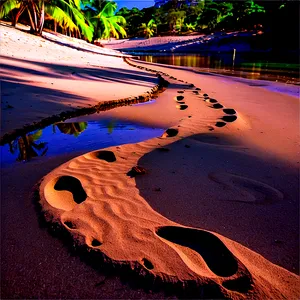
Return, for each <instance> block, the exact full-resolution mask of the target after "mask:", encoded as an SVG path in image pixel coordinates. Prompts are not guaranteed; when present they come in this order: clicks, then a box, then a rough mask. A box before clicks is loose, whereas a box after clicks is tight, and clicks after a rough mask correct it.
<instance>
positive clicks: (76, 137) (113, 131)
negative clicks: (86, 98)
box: [0, 119, 164, 167]
mask: <svg viewBox="0 0 300 300" xmlns="http://www.w3.org/2000/svg"><path fill="white" fill-rule="evenodd" d="M163 132H164V129H162V128H152V127H147V126H144V125H140V124H136V123H132V122H126V121H120V120H117V119H100V120H98V121H88V122H70V121H69V122H64V123H56V124H53V125H50V126H48V127H46V128H44V129H39V130H35V131H33V132H29V133H27V134H24V135H22V136H20V137H18V138H16V139H15V140H13V141H11V142H10V143H8V144H5V145H4V146H1V147H0V148H1V166H2V167H5V165H11V164H12V163H15V162H27V163H30V161H31V160H34V158H35V157H39V156H47V157H50V156H56V155H60V154H66V153H72V152H77V151H86V152H89V151H93V150H96V149H100V148H106V147H110V146H116V145H122V144H128V143H137V142H141V141H143V140H147V139H150V138H153V137H157V136H160V135H162V134H163Z"/></svg>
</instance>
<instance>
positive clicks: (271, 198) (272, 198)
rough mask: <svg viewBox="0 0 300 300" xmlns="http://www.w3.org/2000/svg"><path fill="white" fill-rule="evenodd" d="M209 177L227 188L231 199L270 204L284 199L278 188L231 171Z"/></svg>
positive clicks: (212, 174) (211, 174) (227, 193)
mask: <svg viewBox="0 0 300 300" xmlns="http://www.w3.org/2000/svg"><path fill="white" fill-rule="evenodd" d="M208 177H209V178H210V179H211V180H213V181H215V182H217V183H219V184H221V185H222V186H224V187H225V189H227V192H226V195H228V196H227V197H228V198H227V199H225V200H229V201H238V202H247V203H253V204H270V203H274V202H278V201H281V200H283V198H284V196H283V194H282V193H281V192H280V191H278V190H277V189H275V188H273V187H271V186H269V185H267V184H265V183H263V182H260V181H256V180H253V179H250V178H246V177H242V176H239V175H234V174H231V173H226V172H224V173H222V172H221V173H210V174H209V175H208Z"/></svg>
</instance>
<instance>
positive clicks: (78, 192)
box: [45, 176, 87, 211]
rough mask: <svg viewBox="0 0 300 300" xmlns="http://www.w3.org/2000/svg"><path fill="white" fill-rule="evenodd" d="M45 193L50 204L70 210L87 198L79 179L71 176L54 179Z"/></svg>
mask: <svg viewBox="0 0 300 300" xmlns="http://www.w3.org/2000/svg"><path fill="white" fill-rule="evenodd" d="M45 193H46V195H48V196H49V200H48V202H49V204H50V205H52V206H53V207H55V208H58V209H61V210H64V211H70V210H72V209H73V208H74V207H75V206H76V205H78V204H80V203H82V202H84V201H85V200H86V198H87V194H86V192H85V190H84V189H83V187H82V185H81V182H80V180H79V179H77V178H75V177H73V176H61V177H59V178H56V179H54V180H53V181H52V182H51V185H50V187H49V189H47V190H46V191H45Z"/></svg>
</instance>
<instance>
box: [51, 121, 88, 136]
mask: <svg viewBox="0 0 300 300" xmlns="http://www.w3.org/2000/svg"><path fill="white" fill-rule="evenodd" d="M87 126H88V124H87V122H77V123H56V124H54V125H53V133H56V127H57V128H58V129H59V130H60V132H61V133H63V134H70V135H74V136H75V137H77V136H79V134H80V133H81V132H83V131H85V130H86V128H87Z"/></svg>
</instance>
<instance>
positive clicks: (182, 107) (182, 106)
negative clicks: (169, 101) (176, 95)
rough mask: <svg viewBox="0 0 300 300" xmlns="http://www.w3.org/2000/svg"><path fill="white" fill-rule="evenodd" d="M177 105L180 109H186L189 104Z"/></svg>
mask: <svg viewBox="0 0 300 300" xmlns="http://www.w3.org/2000/svg"><path fill="white" fill-rule="evenodd" d="M176 107H177V108H179V109H180V110H185V109H187V108H188V105H185V104H180V105H176Z"/></svg>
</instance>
